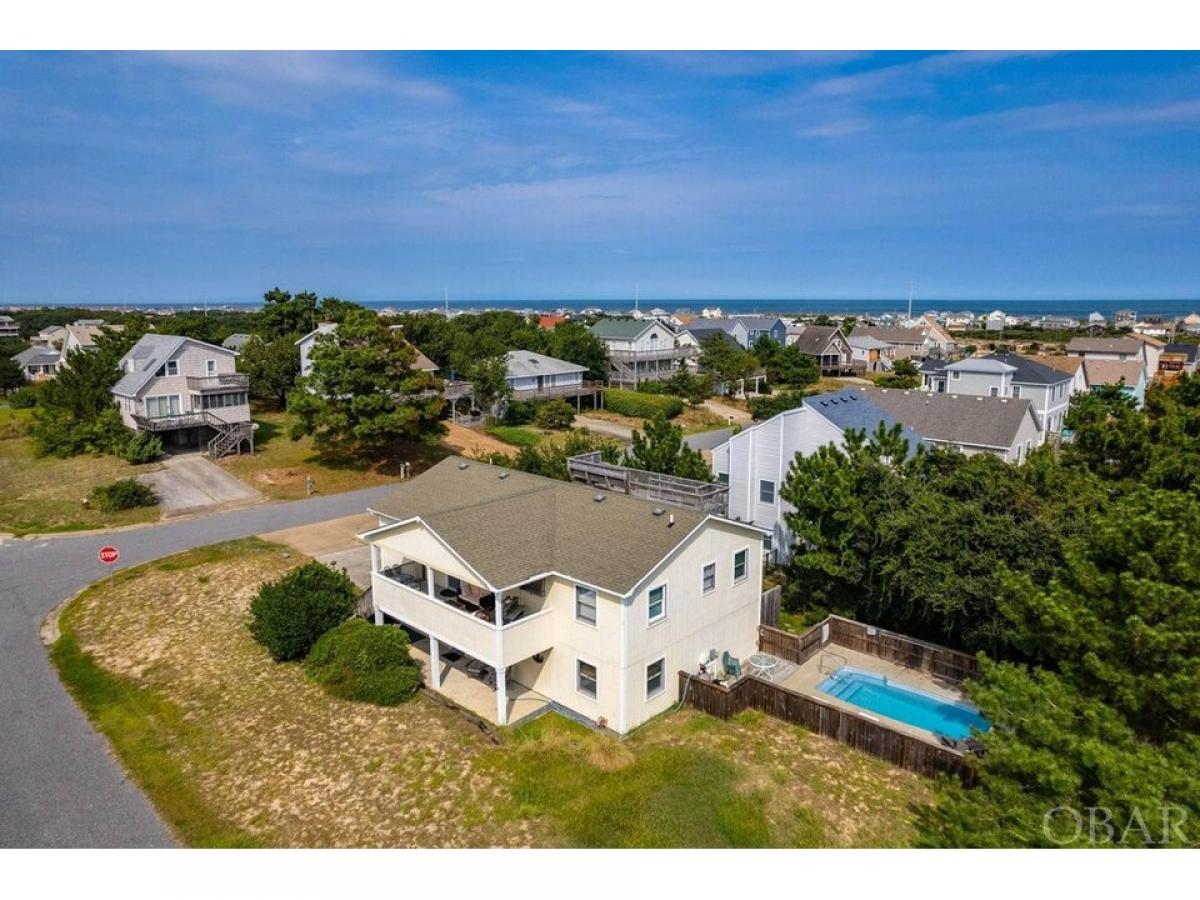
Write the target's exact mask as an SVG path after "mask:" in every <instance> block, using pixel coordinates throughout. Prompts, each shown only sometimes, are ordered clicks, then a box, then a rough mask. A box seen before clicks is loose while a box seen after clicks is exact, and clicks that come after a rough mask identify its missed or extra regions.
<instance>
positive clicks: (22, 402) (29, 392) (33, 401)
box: [8, 384, 41, 409]
mask: <svg viewBox="0 0 1200 900" xmlns="http://www.w3.org/2000/svg"><path fill="white" fill-rule="evenodd" d="M40 393H41V391H40V390H39V389H38V387H37V386H36V385H32V384H27V385H25V387H20V388H17V389H16V390H15V391H13V392H12V394H11V396H9V398H8V403H9V405H10V406H11V407H12V408H13V409H32V408H33V407H35V406H37V402H38V395H39V394H40Z"/></svg>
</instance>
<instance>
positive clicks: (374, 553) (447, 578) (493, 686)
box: [371, 544, 554, 724]
mask: <svg viewBox="0 0 1200 900" xmlns="http://www.w3.org/2000/svg"><path fill="white" fill-rule="evenodd" d="M371 563H372V598H373V602H374V606H375V616H376V622H377V623H379V624H383V623H384V622H385V621H386V620H387V619H392V620H394V621H396V622H399V623H400V624H402V625H404V626H406V627H407V628H409V629H410V630H412V631H414V632H416V633H417V634H418V635H419V636H420V637H419V639H418V641H417V642H416V643H415V644H414V647H415V648H417V649H420V650H421V652H422V653H423V655H424V657H425V659H426V660H432V659H439V658H442V655H443V653H445V654H446V655H447V656H448V657H450V658H448V660H447V661H448V662H450V663H452V664H454V665H452V666H451V667H450V668H451V669H453V670H454V671H453V672H451V671H449V670H447V672H446V675H447V677H448V678H452V680H453V681H454V682H455V683H459V684H462V682H461V678H462V677H463V676H464V674H465V675H468V676H471V677H472V678H475V679H476V680H477V681H478V682H479V684H482V685H484V686H485V687H486V689H487V690H488V691H490V692H491V693H492V694H493V699H494V709H495V716H494V718H493V721H495V722H498V723H499V724H505V723H506V722H508V721H509V715H510V713H511V712H512V703H513V702H514V701H515V700H516V699H518V697H519V695H518V694H517V693H516V691H517V690H518V687H513V688H512V690H513V692H514V693H512V694H510V686H509V681H510V678H509V674H508V673H509V672H510V670H511V668H512V667H513V666H514V665H516V664H517V663H520V662H522V661H525V660H529V659H530V658H531V657H538V656H540V655H541V654H544V653H545V652H547V651H549V650H550V648H551V646H552V645H553V640H554V636H553V624H552V621H551V618H550V616H551V613H552V610H551V608H550V607H549V605H548V604H547V602H546V585H545V582H544V580H542V579H538V580H535V581H531V582H528V583H526V584H521V585H516V586H514V587H511V588H506V589H503V590H501V591H493V590H491V589H490V588H489V587H485V586H482V585H479V584H473V583H471V582H469V581H467V580H465V579H464V578H461V577H459V576H456V575H451V574H449V573H448V572H445V571H442V570H440V569H438V568H436V567H435V566H433V565H431V564H428V563H426V562H423V561H421V560H418V559H412V558H409V557H406V556H404V555H402V554H399V553H397V552H396V551H394V550H392V549H391V548H388V547H386V546H381V545H379V544H372V546H371ZM421 641H424V642H425V643H424V644H422V643H421ZM426 668H427V676H428V682H429V685H430V687H432V688H433V689H434V690H438V691H442V690H443V684H442V677H441V675H442V668H443V667H436V666H431V665H427V667H426ZM497 671H503V672H505V673H506V675H505V677H504V678H503V679H498V678H497V677H496V672H497ZM449 683H450V682H447V684H449ZM482 689H483V688H480V687H479V685H478V684H477V685H474V686H473V687H471V688H470V690H468V691H467V693H468V694H471V696H474V695H475V694H478V692H479V690H482ZM524 690H526V691H527V690H528V689H524ZM451 699H454V697H451ZM477 701H478V698H477V697H475V700H473V701H472V702H473V703H474V704H475V705H478V704H477ZM456 702H457V701H456ZM460 705H465V706H470V704H466V703H462V704H460ZM471 708H473V707H471Z"/></svg>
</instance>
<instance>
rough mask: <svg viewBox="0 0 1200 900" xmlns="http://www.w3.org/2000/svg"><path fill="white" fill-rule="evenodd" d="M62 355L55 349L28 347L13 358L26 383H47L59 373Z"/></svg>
mask: <svg viewBox="0 0 1200 900" xmlns="http://www.w3.org/2000/svg"><path fill="white" fill-rule="evenodd" d="M61 359H62V354H61V353H60V352H59V351H58V350H55V349H54V348H53V347H41V346H36V345H35V346H33V347H27V348H25V349H24V350H22V351H21V352H20V353H18V354H17V355H16V356H14V357H12V361H13V362H15V363H16V364H17V365H18V366H20V367H21V374H22V375H24V376H25V380H26V381H46V380H47V379H49V378H53V377H54V376H55V374H57V372H58V366H59V362H60V361H61Z"/></svg>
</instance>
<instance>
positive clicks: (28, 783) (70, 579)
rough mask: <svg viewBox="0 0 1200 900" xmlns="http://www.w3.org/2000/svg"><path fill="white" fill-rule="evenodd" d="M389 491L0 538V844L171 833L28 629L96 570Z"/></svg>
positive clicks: (362, 503) (277, 525)
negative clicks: (110, 547) (124, 526)
mask: <svg viewBox="0 0 1200 900" xmlns="http://www.w3.org/2000/svg"><path fill="white" fill-rule="evenodd" d="M393 489H394V488H393V486H391V485H384V486H381V487H376V488H369V489H367V490H363V491H353V492H350V493H345V494H334V495H332V496H328V497H313V498H311V499H308V500H296V501H293V502H291V503H273V504H269V505H266V506H256V507H252V508H250V509H240V510H233V511H230V512H225V513H215V514H213V515H209V516H203V517H200V518H195V519H189V520H186V521H179V522H172V523H167V524H162V525H151V526H147V527H145V528H138V529H131V530H127V531H119V532H113V533H109V534H93V535H87V536H80V537H56V538H48V539H41V540H10V541H6V542H4V543H0V847H169V846H173V845H174V843H175V841H174V839H173V837H172V835H171V833H170V831H169V830H168V829H167V827H166V825H164V824H163V822H162V820H161V819H159V817H158V815H157V814H156V813H155V811H154V809H153V807H152V806H151V805H150V803H149V801H148V800H147V799H146V798H145V796H144V795H143V794H142V793H141V791H140V790H138V788H137V786H136V785H134V784H133V783H132V782H131V781H129V780H128V779H127V778H126V777H125V774H124V771H123V770H122V768H121V766H120V765H119V764H118V763H117V762H116V760H115V759H114V758H113V756H112V755H111V753H110V752H109V749H108V745H107V743H106V742H105V740H104V738H103V737H101V736H100V735H98V734H97V733H96V732H95V731H93V730H92V728H91V726H90V725H89V724H88V721H87V719H86V718H85V717H84V715H83V714H82V713H81V712H80V711H79V708H78V707H77V706H76V705H75V703H74V701H73V700H72V699H71V697H70V696H69V695H68V694H67V692H66V690H65V689H64V688H63V686H62V684H61V683H60V682H59V680H58V675H57V674H56V672H55V671H54V667H53V666H52V665H51V663H50V660H49V657H48V655H47V653H46V648H45V647H43V646H42V643H41V639H40V637H39V630H40V627H41V624H42V621H43V619H44V618H45V617H46V615H47V614H48V613H49V612H50V611H51V610H52V609H53V608H54V607H55V606H56V605H58V603H59V602H61V601H62V600H63V599H64V598H66V597H69V596H70V595H72V594H74V593H75V592H76V591H79V590H81V589H82V588H84V587H86V586H87V585H88V584H90V583H91V582H93V581H95V580H96V579H97V578H100V577H101V576H103V575H104V574H105V571H104V567H103V566H102V565H101V564H100V563H99V561H98V560H97V558H96V552H97V551H98V550H99V548H100V547H102V546H104V545H105V544H114V545H116V546H117V547H118V549H119V550H120V551H121V561H120V563H119V564H118V568H125V567H127V566H131V565H136V564H138V563H142V562H146V561H147V560H151V559H157V558H159V557H162V556H169V555H170V554H172V553H179V552H181V551H184V550H188V549H191V548H193V547H200V546H203V545H205V544H212V543H215V542H217V541H224V540H229V539H231V538H238V537H246V536H248V535H252V534H260V533H263V532H268V531H276V530H278V529H281V528H289V527H292V526H295V525H303V524H306V523H309V522H319V521H322V520H324V519H332V518H336V517H338V516H345V515H349V514H351V513H356V512H362V511H363V510H364V509H365V508H366V507H367V506H369V505H370V504H371V503H372V502H373V501H375V500H378V499H379V498H381V497H384V496H386V495H387V494H388V493H389V492H390V491H392V490H393Z"/></svg>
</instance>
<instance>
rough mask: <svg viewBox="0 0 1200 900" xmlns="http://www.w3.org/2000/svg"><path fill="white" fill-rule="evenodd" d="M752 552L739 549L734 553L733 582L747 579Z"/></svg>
mask: <svg viewBox="0 0 1200 900" xmlns="http://www.w3.org/2000/svg"><path fill="white" fill-rule="evenodd" d="M749 556H750V554H749V553H747V552H746V551H745V550H739V551H738V552H737V553H735V554H733V582H734V584H737V582H739V581H744V580H745V579H746V563H747V561H748V558H749Z"/></svg>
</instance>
